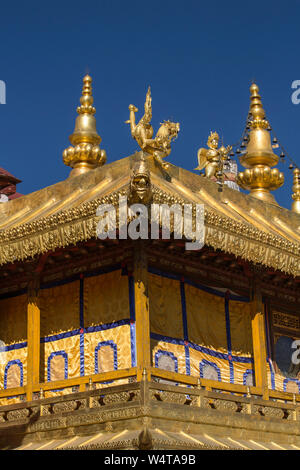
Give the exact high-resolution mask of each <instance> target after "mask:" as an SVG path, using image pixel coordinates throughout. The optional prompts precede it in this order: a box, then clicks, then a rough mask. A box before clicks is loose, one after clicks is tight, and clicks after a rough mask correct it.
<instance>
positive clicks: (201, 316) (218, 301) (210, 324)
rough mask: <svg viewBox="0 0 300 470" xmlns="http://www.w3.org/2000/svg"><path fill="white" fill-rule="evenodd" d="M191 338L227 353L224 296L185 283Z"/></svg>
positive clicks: (199, 343)
mask: <svg viewBox="0 0 300 470" xmlns="http://www.w3.org/2000/svg"><path fill="white" fill-rule="evenodd" d="M185 296H186V313H187V323H188V334H189V340H190V341H191V342H193V343H195V344H198V345H200V346H205V347H207V348H210V349H213V350H214V351H219V352H222V353H227V337H226V321H225V307H224V298H223V297H218V296H215V295H212V294H209V293H207V292H204V291H203V290H200V289H196V288H195V287H193V286H190V285H187V284H186V285H185Z"/></svg>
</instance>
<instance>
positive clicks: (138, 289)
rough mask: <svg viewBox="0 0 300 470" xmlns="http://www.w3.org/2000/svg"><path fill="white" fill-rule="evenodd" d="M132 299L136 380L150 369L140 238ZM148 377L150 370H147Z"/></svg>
mask: <svg viewBox="0 0 300 470" xmlns="http://www.w3.org/2000/svg"><path fill="white" fill-rule="evenodd" d="M133 276H134V299H135V317H136V352H137V380H138V381H140V380H141V379H142V374H143V370H144V369H146V370H147V371H150V366H151V362H150V361H151V359H150V318H149V297H148V264H147V253H146V245H145V243H144V242H143V241H142V240H136V242H135V243H134V272H133ZM148 378H149V379H150V372H148Z"/></svg>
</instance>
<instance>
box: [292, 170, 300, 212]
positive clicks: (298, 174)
mask: <svg viewBox="0 0 300 470" xmlns="http://www.w3.org/2000/svg"><path fill="white" fill-rule="evenodd" d="M292 190H293V194H292V199H293V202H292V211H293V212H297V214H300V170H299V168H297V167H296V168H295V169H294V178H293V187H292Z"/></svg>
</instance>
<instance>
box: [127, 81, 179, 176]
mask: <svg viewBox="0 0 300 470" xmlns="http://www.w3.org/2000/svg"><path fill="white" fill-rule="evenodd" d="M151 102H152V98H151V90H150V87H149V88H148V91H147V95H146V101H145V113H144V116H143V117H142V119H141V120H140V121H139V122H138V124H136V123H135V113H136V112H138V109H137V108H136V107H135V106H134V105H133V104H130V105H129V111H130V113H129V120H128V121H126V124H130V129H131V135H132V137H133V138H134V139H135V140H136V141H137V143H138V144H139V146H140V147H141V149H142V150H143V151H144V152H145V153H149V154H150V155H153V156H154V158H155V159H156V160H157V161H158V162H159V163H160V164H161V165H162V167H163V168H165V169H167V168H168V166H169V165H168V163H165V162H163V160H162V159H163V158H165V157H167V156H168V155H170V153H171V142H172V140H174V139H175V138H176V137H177V135H178V132H179V129H180V126H179V123H178V122H171V121H164V122H163V123H161V126H160V128H159V130H158V131H157V134H156V136H155V138H154V139H153V138H152V137H153V127H152V126H151V124H150V123H151V119H152V104H151Z"/></svg>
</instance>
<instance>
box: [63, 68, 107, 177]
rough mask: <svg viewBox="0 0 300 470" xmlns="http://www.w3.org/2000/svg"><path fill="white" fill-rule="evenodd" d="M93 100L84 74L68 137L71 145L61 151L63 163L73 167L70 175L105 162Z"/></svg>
mask: <svg viewBox="0 0 300 470" xmlns="http://www.w3.org/2000/svg"><path fill="white" fill-rule="evenodd" d="M93 102H94V98H93V96H92V79H91V77H90V76H89V75H85V77H84V78H83V88H82V96H81V98H80V106H78V108H77V113H78V114H79V116H77V118H76V123H75V129H74V132H73V134H72V135H70V137H69V139H70V142H71V144H72V145H71V146H70V147H68V148H67V149H65V150H64V152H63V160H64V164H65V165H68V166H71V167H72V168H73V170H72V171H71V174H70V176H77V175H78V174H81V173H85V172H86V171H89V170H91V169H93V168H96V167H98V166H102V165H104V163H105V162H106V152H105V150H103V149H100V147H99V144H100V143H101V140H102V139H101V137H100V136H99V135H98V133H97V129H96V119H95V116H94V114H95V112H96V108H95V107H94V106H93Z"/></svg>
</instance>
